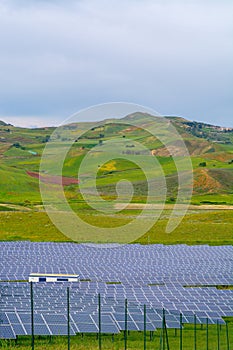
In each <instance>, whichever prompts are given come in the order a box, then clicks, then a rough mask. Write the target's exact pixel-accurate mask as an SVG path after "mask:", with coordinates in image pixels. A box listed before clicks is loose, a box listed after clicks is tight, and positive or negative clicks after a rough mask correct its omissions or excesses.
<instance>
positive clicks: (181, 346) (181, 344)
mask: <svg viewBox="0 0 233 350" xmlns="http://www.w3.org/2000/svg"><path fill="white" fill-rule="evenodd" d="M182 349H183V338H182V313H180V350H182Z"/></svg>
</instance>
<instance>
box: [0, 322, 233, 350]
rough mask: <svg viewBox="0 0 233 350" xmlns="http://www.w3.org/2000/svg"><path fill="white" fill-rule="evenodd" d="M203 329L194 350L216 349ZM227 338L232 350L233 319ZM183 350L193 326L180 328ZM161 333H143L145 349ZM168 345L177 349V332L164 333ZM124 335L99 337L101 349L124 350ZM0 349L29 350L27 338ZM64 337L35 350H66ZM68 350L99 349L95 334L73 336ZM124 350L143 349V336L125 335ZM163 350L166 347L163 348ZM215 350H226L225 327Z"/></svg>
mask: <svg viewBox="0 0 233 350" xmlns="http://www.w3.org/2000/svg"><path fill="white" fill-rule="evenodd" d="M206 334H207V332H206V326H205V325H203V326H201V325H198V326H197V328H196V349H197V350H205V349H208V350H216V349H218V328H217V325H209V327H208V348H207V337H206ZM228 336H229V344H230V345H229V346H230V347H229V349H232V345H233V319H232V318H228ZM182 339H183V347H182V349H183V350H191V349H194V325H192V324H188V325H184V328H183V331H182ZM160 341H161V330H157V331H156V332H154V333H153V338H152V340H151V339H150V333H149V332H147V336H146V349H147V350H152V349H153V350H154V349H159V348H160ZM168 341H169V349H170V350H178V349H180V331H179V330H177V331H175V330H174V329H168ZM124 345H125V344H124V333H123V332H122V333H120V334H119V335H115V336H114V337H112V336H111V335H102V349H105V350H121V349H122V350H123V349H125V347H124ZM0 347H1V348H3V349H20V350H29V349H31V338H30V337H19V338H18V339H17V342H15V341H5V340H4V341H3V340H2V341H0ZM67 348H68V347H67V337H52V338H50V337H42V336H40V337H36V338H35V349H38V350H47V349H56V350H65V349H67ZM70 349H76V350H97V349H99V342H98V339H97V336H96V335H95V334H90V335H87V334H85V335H83V336H82V335H76V336H74V337H71V343H70ZM127 349H131V350H140V349H144V333H143V332H129V334H128V336H127ZM165 349H167V347H166V346H165ZM219 349H221V350H228V347H227V335H226V326H225V325H222V326H221V327H220V326H219Z"/></svg>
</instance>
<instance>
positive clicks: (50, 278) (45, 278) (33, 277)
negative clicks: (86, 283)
mask: <svg viewBox="0 0 233 350" xmlns="http://www.w3.org/2000/svg"><path fill="white" fill-rule="evenodd" d="M78 280H79V275H63V274H51V273H45V274H43V273H30V275H29V278H28V281H29V282H78Z"/></svg>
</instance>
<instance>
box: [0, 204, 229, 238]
mask: <svg viewBox="0 0 233 350" xmlns="http://www.w3.org/2000/svg"><path fill="white" fill-rule="evenodd" d="M138 214H139V211H137V210H129V211H127V210H126V211H124V212H122V213H119V214H115V215H112V216H110V215H109V216H107V215H104V214H103V215H95V214H94V212H92V211H88V210H86V211H85V210H82V214H80V215H79V216H80V217H81V218H82V220H84V221H86V222H88V223H90V224H91V225H93V226H96V227H119V226H124V225H126V224H127V223H129V222H130V221H131V220H133V219H134V218H135V217H136V216H137V215H138ZM170 214H171V212H170V211H169V210H165V211H163V213H162V215H161V217H160V219H159V220H158V221H157V222H156V223H155V224H154V225H153V227H152V228H151V229H150V230H149V231H148V232H147V233H146V234H144V235H143V236H141V237H139V238H138V239H136V240H135V241H134V243H136V242H137V243H142V244H148V243H151V244H152V243H154V244H155V243H163V244H181V243H186V244H190V245H194V244H210V245H228V244H230V245H231V244H232V242H233V211H232V210H212V211H208V210H203V211H202V210H200V211H198V210H197V211H189V212H188V213H187V214H186V216H185V217H184V218H183V220H182V222H181V223H180V225H179V226H178V227H177V228H176V229H175V230H174V231H173V232H171V233H166V226H167V223H168V220H169V217H170ZM141 220H147V218H144V219H141ZM142 223H143V221H142ZM77 238H78V239H77V242H89V241H90V239H89V237H88V234H87V233H86V232H82V231H81V230H80V232H79V231H77ZM92 238H93V237H92ZM118 238H119V237H108V242H118V241H119V239H118ZM0 240H1V241H15V240H29V241H54V242H65V241H71V239H70V238H68V237H66V236H65V235H63V234H62V233H61V232H60V231H59V230H58V229H57V228H56V227H55V226H54V224H53V223H52V222H51V220H50V219H49V217H48V215H47V214H46V213H45V212H37V211H33V210H32V211H28V212H19V211H15V212H14V211H1V212H0ZM93 241H94V242H96V243H101V242H102V243H103V242H104V241H101V239H100V238H99V237H97V236H96V237H94V239H93Z"/></svg>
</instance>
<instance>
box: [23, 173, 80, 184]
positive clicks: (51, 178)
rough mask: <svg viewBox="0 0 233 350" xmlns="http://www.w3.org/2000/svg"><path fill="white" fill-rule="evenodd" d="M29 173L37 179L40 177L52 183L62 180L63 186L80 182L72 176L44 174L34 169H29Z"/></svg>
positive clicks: (58, 182)
mask: <svg viewBox="0 0 233 350" xmlns="http://www.w3.org/2000/svg"><path fill="white" fill-rule="evenodd" d="M27 174H28V175H29V176H31V177H34V178H35V179H40V181H43V182H46V183H50V184H61V180H62V185H63V186H68V185H77V184H78V183H79V180H77V179H73V178H72V177H66V176H57V175H44V174H43V175H42V174H40V173H37V172H34V171H27Z"/></svg>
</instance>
